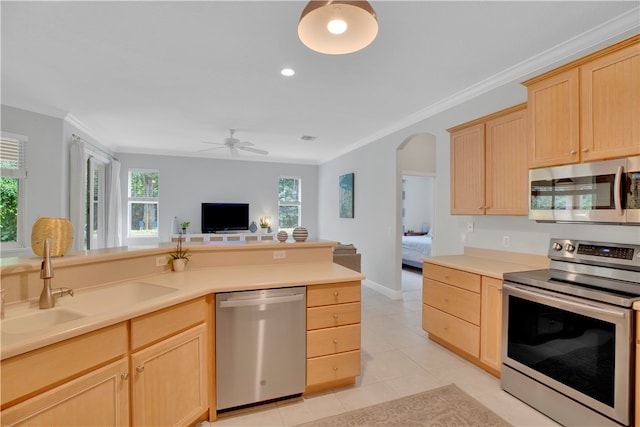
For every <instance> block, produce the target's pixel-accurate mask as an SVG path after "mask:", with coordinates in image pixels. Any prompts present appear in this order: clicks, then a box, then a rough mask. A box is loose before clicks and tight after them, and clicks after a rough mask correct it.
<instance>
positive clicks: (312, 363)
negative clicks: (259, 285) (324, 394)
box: [305, 282, 361, 393]
mask: <svg viewBox="0 0 640 427" xmlns="http://www.w3.org/2000/svg"><path fill="white" fill-rule="evenodd" d="M360 293H361V285H360V282H339V283H329V284H325V285H314V286H308V287H307V379H306V389H305V393H313V392H317V391H321V390H328V389H331V388H335V387H339V386H345V385H349V384H354V383H355V378H356V377H357V376H358V375H360V344H361V340H360Z"/></svg>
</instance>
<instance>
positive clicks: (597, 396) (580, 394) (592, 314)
mask: <svg viewBox="0 0 640 427" xmlns="http://www.w3.org/2000/svg"><path fill="white" fill-rule="evenodd" d="M632 317H633V312H632V310H631V309H625V308H623V307H617V306H612V305H608V304H601V303H597V302H594V301H590V300H585V299H581V298H575V297H571V296H567V295H563V294H559V293H556V292H551V291H547V290H542V289H538V288H534V287H530V286H525V285H521V284H515V283H510V282H505V284H504V286H503V315H502V319H503V328H502V363H504V364H505V365H507V366H510V367H511V368H513V369H515V370H517V371H519V372H521V373H522V374H525V375H527V376H529V377H531V378H533V379H534V380H537V381H539V382H540V383H542V384H544V385H546V386H548V387H550V388H552V389H554V390H556V391H557V392H559V393H562V394H564V395H565V396H568V397H570V398H572V399H573V400H576V401H578V402H580V403H582V404H583V405H585V406H587V407H590V408H592V409H593V410H595V411H597V412H599V413H601V414H603V415H605V416H607V417H609V418H612V419H614V420H617V421H618V422H620V423H622V424H624V425H628V424H629V423H630V417H631V398H630V396H631V394H630V393H631V373H632V368H631V361H632V352H633V349H632V333H633V322H632Z"/></svg>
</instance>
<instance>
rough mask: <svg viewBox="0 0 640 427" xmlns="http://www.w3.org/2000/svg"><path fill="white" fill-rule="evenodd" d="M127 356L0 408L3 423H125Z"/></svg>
mask: <svg viewBox="0 0 640 427" xmlns="http://www.w3.org/2000/svg"><path fill="white" fill-rule="evenodd" d="M128 370H129V364H128V362H127V360H126V359H122V360H120V361H118V362H115V363H112V364H110V365H107V366H105V367H103V368H100V369H97V370H95V371H92V372H90V373H88V374H85V375H83V376H81V377H79V378H76V379H75V380H72V381H69V382H68V383H65V384H63V385H61V386H58V387H56V388H53V389H51V390H49V391H47V392H45V393H42V394H39V395H37V396H35V397H32V398H31V399H28V400H26V401H24V402H22V403H19V404H17V405H15V406H12V407H10V408H7V409H5V410H3V411H2V425H3V426H71V425H75V426H92V425H104V426H128V425H129V382H128V374H127V372H128Z"/></svg>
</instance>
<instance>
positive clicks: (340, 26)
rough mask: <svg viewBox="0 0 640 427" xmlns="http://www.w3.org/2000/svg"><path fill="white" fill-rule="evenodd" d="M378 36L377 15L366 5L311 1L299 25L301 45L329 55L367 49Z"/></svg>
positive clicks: (349, 2)
mask: <svg viewBox="0 0 640 427" xmlns="http://www.w3.org/2000/svg"><path fill="white" fill-rule="evenodd" d="M377 34H378V19H377V17H376V12H375V11H374V10H373V8H372V7H371V5H370V4H369V2H367V1H344V0H334V1H310V2H309V3H308V4H307V6H306V7H305V8H304V10H303V11H302V15H301V16H300V22H299V23H298V37H299V38H300V41H302V43H304V44H305V46H307V47H308V48H309V49H311V50H315V51H316V52H320V53H327V54H330V55H342V54H345V53H352V52H356V51H358V50H360V49H364V48H365V47H367V46H369V44H371V42H372V41H373V40H374V39H375V38H376V35H377Z"/></svg>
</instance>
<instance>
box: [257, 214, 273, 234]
mask: <svg viewBox="0 0 640 427" xmlns="http://www.w3.org/2000/svg"><path fill="white" fill-rule="evenodd" d="M259 224H260V228H261V229H262V232H263V233H266V232H267V231H268V229H269V227H270V226H271V218H270V217H268V216H263V217H262V218H260V222H259Z"/></svg>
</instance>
